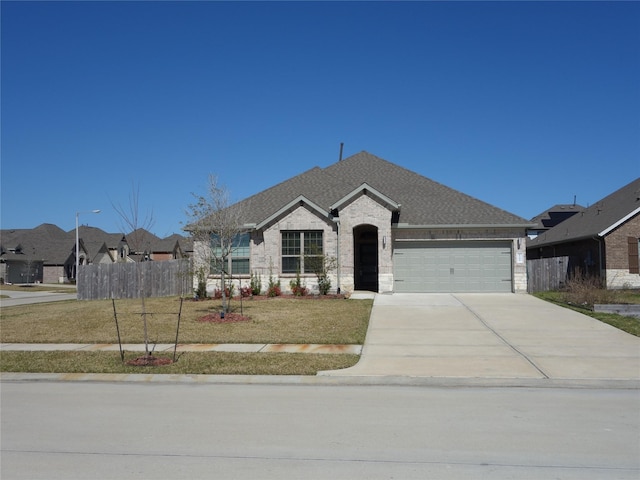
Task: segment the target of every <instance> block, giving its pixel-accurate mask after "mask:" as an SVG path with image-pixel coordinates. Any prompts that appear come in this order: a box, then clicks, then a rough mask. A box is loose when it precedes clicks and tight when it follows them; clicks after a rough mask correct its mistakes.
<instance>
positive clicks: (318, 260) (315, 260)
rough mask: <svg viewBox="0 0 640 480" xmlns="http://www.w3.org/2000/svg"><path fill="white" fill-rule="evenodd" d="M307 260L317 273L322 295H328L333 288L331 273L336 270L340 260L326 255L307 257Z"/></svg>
mask: <svg viewBox="0 0 640 480" xmlns="http://www.w3.org/2000/svg"><path fill="white" fill-rule="evenodd" d="M305 261H306V262H307V263H308V264H309V267H310V268H311V269H312V270H313V273H315V274H316V278H317V279H318V290H319V291H320V295H326V294H327V293H329V290H330V289H331V280H330V279H329V273H330V272H331V271H333V270H335V268H336V266H337V262H338V260H337V259H336V258H335V257H328V256H326V255H318V256H313V257H307V259H305Z"/></svg>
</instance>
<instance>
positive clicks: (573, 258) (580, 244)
mask: <svg viewBox="0 0 640 480" xmlns="http://www.w3.org/2000/svg"><path fill="white" fill-rule="evenodd" d="M639 241H640V178H637V179H636V180H634V181H632V182H631V183H629V184H628V185H625V186H624V187H622V188H620V189H619V190H617V191H615V192H614V193H612V194H611V195H609V196H607V197H605V198H603V199H602V200H600V201H598V202H596V203H595V204H594V205H591V206H590V207H588V208H586V209H585V210H584V211H582V212H580V213H578V214H576V215H573V216H572V217H571V218H568V219H567V220H565V221H564V222H562V223H561V224H559V225H557V226H556V227H554V228H552V229H550V230H549V231H547V232H544V233H542V234H541V235H539V236H538V237H537V238H535V239H534V240H531V241H530V242H529V244H528V246H527V258H528V259H538V258H552V257H569V265H570V270H569V273H570V274H573V273H574V272H575V270H579V271H580V272H582V273H583V274H586V275H591V276H596V277H599V278H601V279H602V282H603V284H604V285H606V287H607V288H621V287H627V286H628V287H634V288H638V287H640V274H639V269H638V242H639Z"/></svg>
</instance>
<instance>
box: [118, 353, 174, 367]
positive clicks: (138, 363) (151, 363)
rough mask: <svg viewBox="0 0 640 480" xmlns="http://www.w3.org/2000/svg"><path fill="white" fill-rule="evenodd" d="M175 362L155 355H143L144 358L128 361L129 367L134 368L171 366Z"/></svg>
mask: <svg viewBox="0 0 640 480" xmlns="http://www.w3.org/2000/svg"><path fill="white" fill-rule="evenodd" d="M172 363H173V360H171V359H170V358H167V357H154V356H153V355H143V356H142V357H138V358H134V359H133V360H129V361H127V365H133V366H134V367H157V366H160V365H170V364H172Z"/></svg>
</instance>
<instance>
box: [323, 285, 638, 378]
mask: <svg viewBox="0 0 640 480" xmlns="http://www.w3.org/2000/svg"><path fill="white" fill-rule="evenodd" d="M321 375H331V376H410V377H454V378H496V379H513V378H518V379H562V380H568V379H571V380H574V379H575V380H604V379H606V380H633V381H636V382H637V381H639V380H640V338H638V337H634V336H633V335H630V334H628V333H625V332H623V331H621V330H618V329H616V328H614V327H611V326H609V325H606V324H604V323H602V322H600V321H598V320H596V319H593V318H591V317H588V316H586V315H582V314H580V313H577V312H574V311H572V310H569V309H566V308H562V307H559V306H556V305H553V304H550V303H548V302H545V301H543V300H540V299H537V298H535V297H533V296H530V295H526V294H398V293H396V294H389V295H384V294H383V295H376V298H375V301H374V306H373V309H372V312H371V319H370V323H369V329H368V331H367V337H366V340H365V343H364V346H363V349H362V357H361V359H360V361H359V362H358V364H357V365H355V366H353V367H351V368H348V369H344V370H336V371H330V372H321Z"/></svg>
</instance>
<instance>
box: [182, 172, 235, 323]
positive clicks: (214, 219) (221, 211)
mask: <svg viewBox="0 0 640 480" xmlns="http://www.w3.org/2000/svg"><path fill="white" fill-rule="evenodd" d="M208 180H209V181H208V185H207V192H206V194H205V195H196V194H195V193H194V194H192V195H193V196H194V198H195V200H196V201H195V203H193V204H191V205H189V207H188V210H187V212H186V213H187V227H186V230H187V231H189V232H191V236H192V237H193V240H194V252H195V248H196V244H199V245H200V251H199V255H200V257H201V258H202V263H201V264H200V265H199V266H195V268H196V271H199V270H200V271H201V269H203V268H205V269H207V270H208V271H210V270H211V266H212V265H213V268H214V272H213V273H219V274H220V282H221V290H222V311H223V312H224V313H227V298H226V297H227V294H226V291H225V290H226V288H225V276H226V275H227V274H228V273H229V272H227V265H228V259H229V257H230V256H231V254H232V253H233V251H234V250H235V249H236V248H237V240H238V237H239V235H241V234H242V233H244V232H245V231H246V228H245V227H244V226H243V215H242V209H241V208H240V207H239V205H238V204H235V205H231V204H230V201H229V192H228V190H227V188H226V187H225V186H224V185H221V184H220V183H219V182H218V178H217V177H216V176H215V175H209V179H208Z"/></svg>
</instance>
